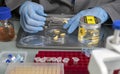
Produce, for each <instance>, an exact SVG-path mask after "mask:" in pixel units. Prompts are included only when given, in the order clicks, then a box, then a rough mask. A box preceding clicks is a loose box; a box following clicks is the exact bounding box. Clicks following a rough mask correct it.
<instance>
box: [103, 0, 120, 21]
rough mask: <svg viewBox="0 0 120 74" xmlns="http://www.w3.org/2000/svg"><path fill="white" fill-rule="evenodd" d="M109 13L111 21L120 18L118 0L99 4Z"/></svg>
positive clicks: (119, 0) (119, 3)
mask: <svg viewBox="0 0 120 74" xmlns="http://www.w3.org/2000/svg"><path fill="white" fill-rule="evenodd" d="M101 7H102V8H103V9H104V10H106V12H107V13H108V14H109V16H110V18H111V19H112V21H114V20H118V19H120V0H115V1H114V2H111V3H108V4H105V5H102V6H101Z"/></svg>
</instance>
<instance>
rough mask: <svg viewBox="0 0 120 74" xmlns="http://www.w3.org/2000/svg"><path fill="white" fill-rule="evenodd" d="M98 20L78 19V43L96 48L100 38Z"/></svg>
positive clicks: (89, 17)
mask: <svg viewBox="0 0 120 74" xmlns="http://www.w3.org/2000/svg"><path fill="white" fill-rule="evenodd" d="M100 27H101V24H100V19H99V18H97V17H95V16H91V15H88V16H83V17H82V18H80V26H79V31H78V41H79V42H80V43H82V44H84V45H86V46H97V45H98V43H99V39H100V38H99V37H100Z"/></svg>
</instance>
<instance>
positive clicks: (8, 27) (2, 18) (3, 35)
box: [0, 7, 15, 42]
mask: <svg viewBox="0 0 120 74" xmlns="http://www.w3.org/2000/svg"><path fill="white" fill-rule="evenodd" d="M10 18H11V12H10V9H9V8H8V7H0V41H3V42H6V41H10V40H12V39H13V38H14V36H15V32H14V27H13V25H12V24H11V23H10V22H9V19H10Z"/></svg>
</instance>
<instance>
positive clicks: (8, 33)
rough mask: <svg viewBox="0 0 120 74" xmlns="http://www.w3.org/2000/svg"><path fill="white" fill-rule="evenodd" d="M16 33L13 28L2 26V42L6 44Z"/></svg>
mask: <svg viewBox="0 0 120 74" xmlns="http://www.w3.org/2000/svg"><path fill="white" fill-rule="evenodd" d="M14 36H15V32H14V28H13V27H12V26H8V27H4V26H0V41H3V42H6V41H10V40H12V39H13V38H14Z"/></svg>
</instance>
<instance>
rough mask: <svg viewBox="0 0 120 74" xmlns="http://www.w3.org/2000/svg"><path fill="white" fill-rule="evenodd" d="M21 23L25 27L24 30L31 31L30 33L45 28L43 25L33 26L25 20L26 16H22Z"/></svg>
mask: <svg viewBox="0 0 120 74" xmlns="http://www.w3.org/2000/svg"><path fill="white" fill-rule="evenodd" d="M20 23H21V26H22V28H23V30H24V31H25V32H29V33H36V32H38V31H42V30H43V28H42V27H33V26H30V25H28V24H27V23H26V20H25V16H23V15H22V16H21V18H20Z"/></svg>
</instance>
